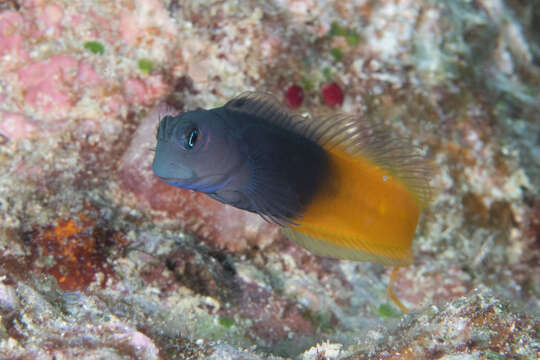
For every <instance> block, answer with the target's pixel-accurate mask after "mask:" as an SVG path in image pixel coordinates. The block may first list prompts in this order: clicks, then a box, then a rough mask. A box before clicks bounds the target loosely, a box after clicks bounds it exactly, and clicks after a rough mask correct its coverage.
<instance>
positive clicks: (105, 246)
mask: <svg viewBox="0 0 540 360" xmlns="http://www.w3.org/2000/svg"><path fill="white" fill-rule="evenodd" d="M124 243H125V239H124V237H123V236H122V235H121V234H120V233H119V232H116V231H112V230H105V229H103V228H102V227H101V226H99V225H97V224H96V221H95V220H94V219H92V218H90V217H88V215H86V214H83V213H81V214H79V215H78V216H76V217H74V218H69V219H60V220H58V222H57V223H56V225H49V226H46V227H44V228H42V229H39V230H38V231H36V232H35V236H34V238H33V244H34V251H33V253H36V254H37V255H38V256H39V257H40V258H41V259H48V261H44V262H45V263H46V265H44V272H45V273H47V274H50V275H52V276H54V277H55V278H56V280H57V281H58V285H59V287H60V288H61V289H62V290H68V291H75V290H83V289H85V288H86V287H88V285H90V283H92V282H93V281H94V280H95V276H96V274H97V273H103V274H105V278H104V280H106V279H107V278H108V277H110V276H111V275H112V268H111V266H110V265H109V264H108V262H107V256H108V254H109V250H110V249H111V248H112V247H113V246H114V245H118V244H124ZM49 262H51V263H52V265H50V264H49Z"/></svg>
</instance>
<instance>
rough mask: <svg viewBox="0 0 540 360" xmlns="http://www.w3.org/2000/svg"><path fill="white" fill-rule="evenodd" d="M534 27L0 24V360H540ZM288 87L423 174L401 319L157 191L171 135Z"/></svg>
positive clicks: (377, 295)
mask: <svg viewBox="0 0 540 360" xmlns="http://www.w3.org/2000/svg"><path fill="white" fill-rule="evenodd" d="M537 20H538V16H537V10H536V8H535V7H534V4H532V3H531V4H525V3H523V4H521V3H519V4H518V3H517V2H505V1H502V0H497V1H477V2H469V1H459V2H451V3H447V2H438V1H429V0H426V1H420V2H418V1H399V2H395V1H382V2H378V3H372V2H366V1H362V0H351V1H335V2H333V1H331V2H328V1H311V0H309V1H308V0H306V1H304V0H302V1H276V2H265V3H264V4H263V3H260V2H241V3H240V2H235V1H226V2H223V1H207V2H198V1H192V2H178V1H161V0H122V1H115V2H100V3H99V4H98V3H90V2H87V1H78V0H77V1H67V0H65V1H64V0H57V1H50V0H32V1H7V2H2V3H0V75H1V76H0V164H1V169H2V171H1V172H0V259H1V261H0V358H3V359H4V358H5V359H14V358H22V357H30V358H35V359H49V358H51V357H56V358H77V357H81V356H83V355H84V356H85V357H86V358H89V359H90V358H108V359H116V358H117V359H120V358H133V359H141V358H142V359H177V358H186V359H188V358H200V359H204V358H210V359H227V358H230V359H237V358H245V359H261V358H269V359H280V358H290V357H294V356H298V357H299V358H303V359H311V358H319V359H323V358H326V359H340V358H371V359H379V358H388V359H393V358H398V357H408V358H414V359H430V358H448V359H450V358H492V359H498V358H523V359H536V358H537V357H538V353H539V352H540V346H539V344H538V334H539V331H540V329H539V327H540V325H539V320H538V319H539V316H540V300H539V299H540V296H539V295H540V268H539V266H540V265H539V264H540V261H539V259H540V247H539V233H540V225H539V224H540V195H539V186H538V184H540V173H539V172H538V169H539V168H540V163H539V161H540V160H539V159H540V156H538V154H540V141H539V134H540V118H539V116H538V114H539V112H538V103H540V99H539V91H538V88H539V87H538V84H539V75H538V74H539V73H540V70H539V68H538V48H537V45H536V44H537V43H538V41H537V40H538V34H537V32H535V31H534V30H535V27H534V24H535V23H537V22H538V21H537ZM88 42H96V43H98V44H100V45H102V47H100V49H101V48H102V51H101V50H100V51H92V49H89V48H88V46H85V44H87V43H88ZM141 64H142V65H141ZM332 83H334V84H338V85H339V88H340V90H342V91H343V95H344V96H343V97H342V100H341V101H342V102H341V101H338V102H335V101H334V102H332V104H329V105H335V106H336V107H335V108H331V107H330V106H328V104H327V103H325V101H324V98H323V97H322V96H321V91H323V90H322V89H323V88H324V87H325V85H326V84H332ZM291 84H298V86H301V88H302V90H303V91H302V101H301V108H300V109H305V110H306V111H307V110H309V111H311V112H312V113H317V112H328V111H337V110H340V111H346V112H354V113H357V114H359V115H361V116H370V117H374V118H376V119H379V121H381V122H384V123H385V124H386V125H388V126H389V127H392V128H393V129H394V130H395V131H396V132H397V133H400V134H403V135H405V136H407V137H410V138H413V139H414V141H415V143H416V144H417V145H419V146H420V147H422V148H423V149H424V151H425V152H426V154H427V156H428V157H429V158H431V159H432V167H433V169H434V171H433V178H432V185H433V186H434V187H435V188H436V189H437V191H436V192H435V194H434V199H433V203H432V205H431V207H430V208H429V209H428V211H427V212H426V213H425V215H424V218H423V219H422V221H421V224H420V227H419V229H418V231H417V235H416V240H415V242H414V246H413V247H414V251H415V255H416V261H415V264H414V265H413V266H411V267H408V268H403V269H400V272H399V274H398V279H397V281H396V284H395V289H396V292H397V293H398V295H399V296H400V297H401V298H402V299H403V300H404V301H405V302H406V305H407V306H409V307H410V308H412V309H413V312H412V313H411V314H409V315H406V316H402V314H400V313H399V311H398V310H397V309H396V308H394V307H392V305H391V304H390V303H389V302H388V299H387V298H386V295H385V286H386V284H387V282H388V277H389V276H390V271H391V269H385V268H383V267H381V266H379V265H375V264H363V263H354V262H348V261H336V260H331V259H324V258H318V257H316V256H314V255H312V254H310V253H308V252H307V251H305V250H303V249H300V248H299V247H297V246H295V245H294V244H292V243H290V242H289V241H287V240H286V239H284V238H283V237H282V236H281V235H280V233H279V230H278V229H277V228H276V227H275V226H273V225H270V224H267V223H265V222H264V221H263V220H261V219H260V218H258V217H257V216H255V215H253V214H247V213H245V212H241V211H239V210H235V209H232V208H229V207H226V206H224V205H221V204H218V203H216V202H214V201H212V200H210V199H208V198H205V197H204V196H201V195H196V194H194V193H192V192H189V191H182V190H176V189H172V188H169V187H166V186H165V185H161V184H160V183H159V182H158V181H157V180H156V179H155V178H154V177H153V176H152V174H151V169H150V161H151V158H152V153H151V148H152V147H153V146H154V145H155V143H154V136H155V127H156V126H157V123H158V120H159V117H160V116H163V115H164V114H165V113H167V112H176V111H184V110H188V109H194V108H197V107H204V108H208V107H214V106H217V105H220V104H222V103H223V102H224V101H225V100H226V99H228V98H230V97H231V96H233V95H236V94H238V93H239V92H242V91H244V90H249V89H259V90H265V91H269V92H272V93H274V94H276V95H277V96H282V97H283V96H284V94H286V93H287V89H288V88H289V87H290V86H291ZM283 100H284V101H287V99H285V98H284V99H283ZM295 101H296V102H294V106H296V104H297V103H298V100H297V99H296V100H295Z"/></svg>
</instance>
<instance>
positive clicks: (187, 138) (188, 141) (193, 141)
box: [183, 127, 200, 150]
mask: <svg viewBox="0 0 540 360" xmlns="http://www.w3.org/2000/svg"><path fill="white" fill-rule="evenodd" d="M199 135H200V132H199V129H197V128H196V127H192V128H190V129H189V130H188V131H186V133H185V135H184V146H183V148H184V149H185V150H191V149H193V148H194V147H195V145H197V140H198V139H199Z"/></svg>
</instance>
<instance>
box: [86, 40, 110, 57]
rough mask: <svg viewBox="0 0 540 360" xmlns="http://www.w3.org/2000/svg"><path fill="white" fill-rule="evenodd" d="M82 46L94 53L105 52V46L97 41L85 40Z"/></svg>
mask: <svg viewBox="0 0 540 360" xmlns="http://www.w3.org/2000/svg"><path fill="white" fill-rule="evenodd" d="M83 46H84V48H85V49H86V50H88V51H90V52H91V53H94V54H98V55H103V54H104V53H105V46H103V44H102V43H100V42H99V41H87V42H85V43H84V45H83Z"/></svg>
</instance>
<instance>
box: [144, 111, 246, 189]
mask: <svg viewBox="0 0 540 360" xmlns="http://www.w3.org/2000/svg"><path fill="white" fill-rule="evenodd" d="M241 163H242V161H241V156H240V150H239V148H238V144H237V143H236V142H235V141H234V139H233V137H232V135H231V132H230V131H229V130H228V129H227V126H226V124H225V123H224V122H223V121H222V119H220V118H219V117H218V116H217V115H216V114H215V113H213V112H212V111H209V110H202V109H201V110H195V111H189V112H186V113H183V114H180V115H177V116H170V115H167V116H165V117H163V119H161V121H160V123H159V127H158V131H157V146H156V151H155V156H154V162H153V164H152V170H153V172H154V174H155V175H156V176H158V177H159V178H160V179H161V180H162V181H164V182H166V183H168V184H170V185H173V186H178V187H182V188H186V189H193V190H197V191H200V192H204V193H213V192H216V191H218V190H221V189H223V188H224V187H226V186H227V185H228V184H229V183H231V181H232V180H233V179H234V178H235V177H237V176H238V174H241V173H239V172H238V171H237V170H238V168H239V165H240V164H241Z"/></svg>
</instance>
